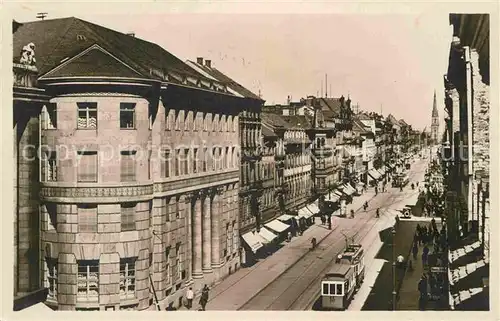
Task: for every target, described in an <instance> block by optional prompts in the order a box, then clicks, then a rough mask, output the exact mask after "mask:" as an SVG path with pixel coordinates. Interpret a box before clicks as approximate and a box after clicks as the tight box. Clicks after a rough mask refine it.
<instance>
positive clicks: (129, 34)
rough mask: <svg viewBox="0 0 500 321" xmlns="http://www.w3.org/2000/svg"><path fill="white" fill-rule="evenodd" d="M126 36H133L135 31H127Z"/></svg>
mask: <svg viewBox="0 0 500 321" xmlns="http://www.w3.org/2000/svg"><path fill="white" fill-rule="evenodd" d="M127 36H131V37H135V33H134V32H129V33H127Z"/></svg>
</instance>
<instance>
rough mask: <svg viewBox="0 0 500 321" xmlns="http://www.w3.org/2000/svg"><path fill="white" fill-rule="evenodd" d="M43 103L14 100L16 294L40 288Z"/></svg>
mask: <svg viewBox="0 0 500 321" xmlns="http://www.w3.org/2000/svg"><path fill="white" fill-rule="evenodd" d="M40 108H41V104H40V103H34V102H28V101H15V102H14V115H15V124H14V149H15V150H14V170H15V175H14V177H15V183H14V205H15V207H14V211H15V212H14V295H15V296H16V295H22V294H26V293H29V292H32V291H35V290H37V289H39V288H40V263H39V253H40V244H39V236H40V233H39V229H40V227H39V199H38V193H39V190H40V185H39V183H38V176H39V168H38V164H39V162H38V158H37V150H38V146H39V121H38V114H39V112H40Z"/></svg>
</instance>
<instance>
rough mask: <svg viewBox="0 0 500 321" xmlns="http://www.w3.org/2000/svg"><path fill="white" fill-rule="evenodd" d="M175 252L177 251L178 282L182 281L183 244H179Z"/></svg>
mask: <svg viewBox="0 0 500 321" xmlns="http://www.w3.org/2000/svg"><path fill="white" fill-rule="evenodd" d="M175 250H176V254H175V256H176V262H175V266H176V267H177V279H178V280H182V252H181V251H182V244H181V243H177V245H176V246H175Z"/></svg>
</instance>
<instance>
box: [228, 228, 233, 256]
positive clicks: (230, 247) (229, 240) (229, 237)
mask: <svg viewBox="0 0 500 321" xmlns="http://www.w3.org/2000/svg"><path fill="white" fill-rule="evenodd" d="M229 228H230V225H229V223H227V224H226V243H227V247H226V251H227V253H231V250H232V248H233V244H232V239H233V237H232V235H231V231H230V230H229Z"/></svg>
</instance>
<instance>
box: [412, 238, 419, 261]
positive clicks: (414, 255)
mask: <svg viewBox="0 0 500 321" xmlns="http://www.w3.org/2000/svg"><path fill="white" fill-rule="evenodd" d="M417 243H418V242H413V249H412V251H413V260H416V259H417V255H418V245H417Z"/></svg>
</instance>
